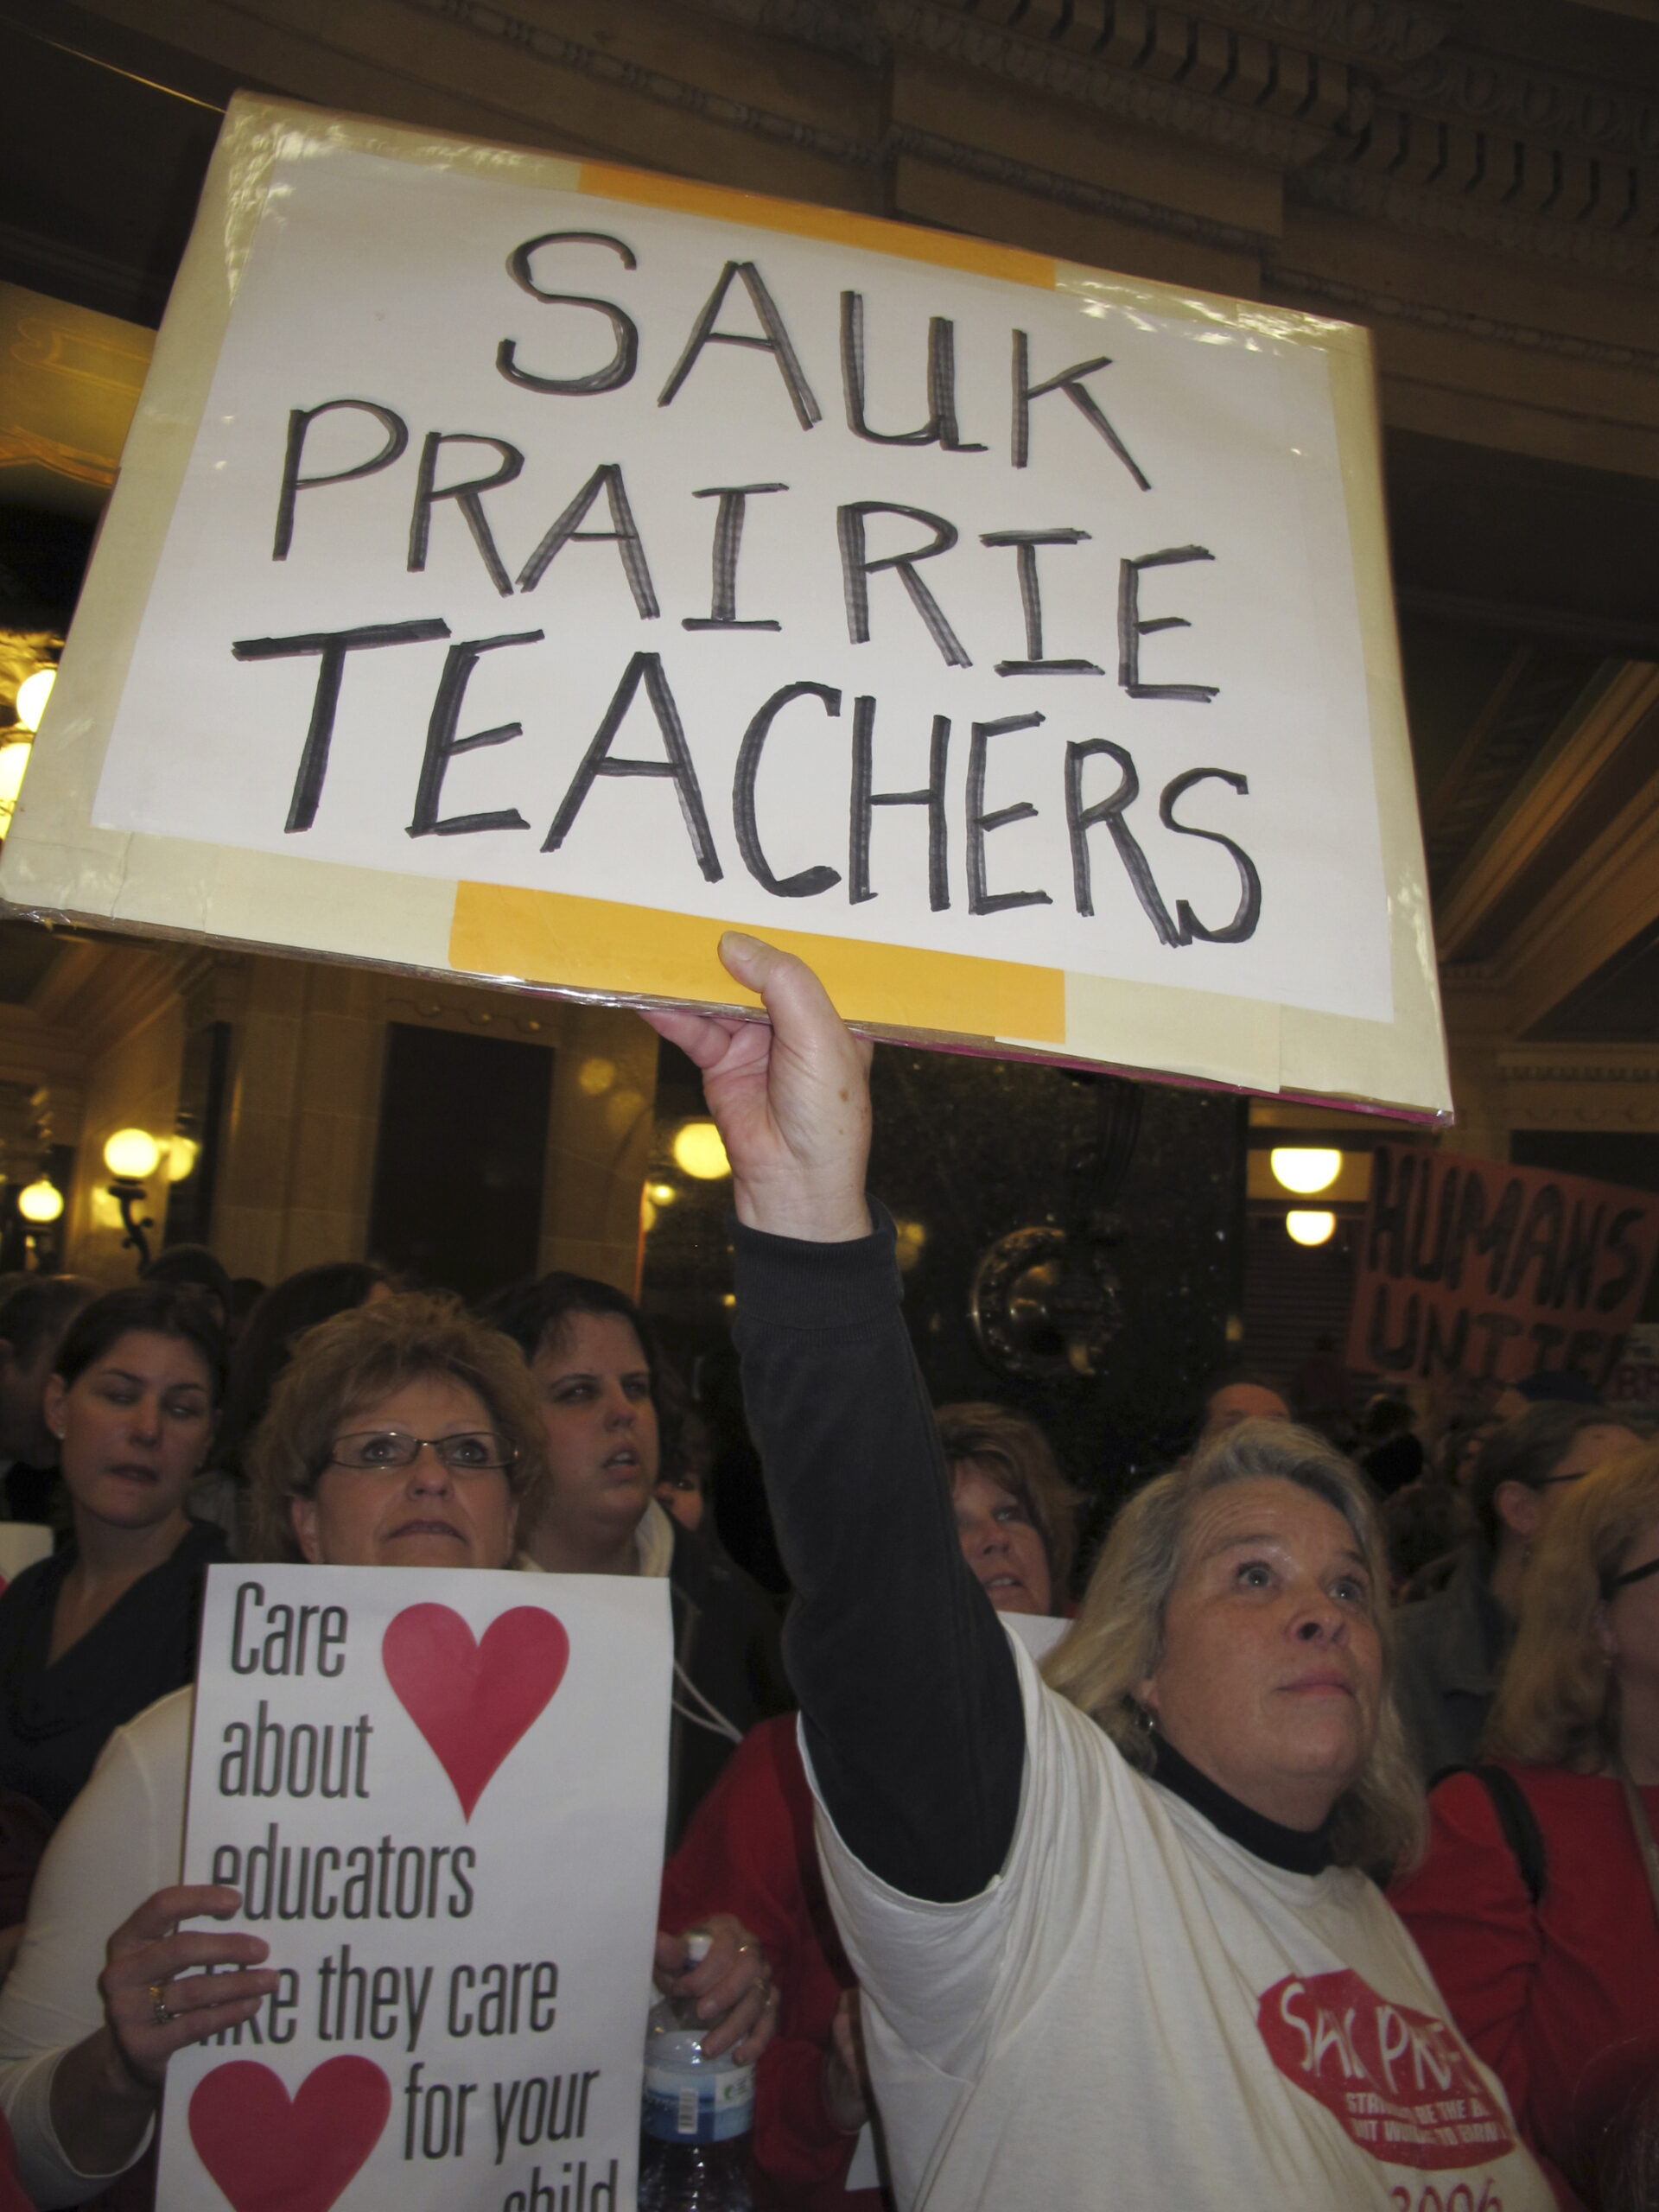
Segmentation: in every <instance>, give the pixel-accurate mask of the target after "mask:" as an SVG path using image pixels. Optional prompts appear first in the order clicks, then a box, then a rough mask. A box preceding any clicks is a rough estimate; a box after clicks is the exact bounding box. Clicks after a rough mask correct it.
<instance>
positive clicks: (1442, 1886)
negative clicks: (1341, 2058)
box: [1389, 1761, 1659, 2206]
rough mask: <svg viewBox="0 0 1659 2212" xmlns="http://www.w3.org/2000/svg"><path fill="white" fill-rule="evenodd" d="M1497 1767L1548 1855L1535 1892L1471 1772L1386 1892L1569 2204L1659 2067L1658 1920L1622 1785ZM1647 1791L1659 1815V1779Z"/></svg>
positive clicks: (1432, 1803)
mask: <svg viewBox="0 0 1659 2212" xmlns="http://www.w3.org/2000/svg"><path fill="white" fill-rule="evenodd" d="M1504 1764H1505V1765H1506V1766H1507V1767H1508V1768H1509V1770H1510V1773H1511V1774H1513V1776H1514V1777H1515V1779H1516V1782H1517V1783H1519V1784H1520V1786H1521V1788H1522V1789H1523V1790H1524V1791H1525V1793H1526V1796H1527V1802H1529V1805H1530V1806H1531V1807H1532V1809H1533V1812H1534V1815H1535V1817H1536V1819H1537V1821H1538V1826H1539V1828H1540V1830H1541V1833H1542V1835H1543V1839H1544V1848H1545V1851H1546V1853H1548V1872H1547V1875H1546V1878H1545V1883H1544V1891H1543V1895H1542V1897H1541V1900H1540V1902H1539V1904H1537V1905H1536V1906H1535V1905H1534V1904H1533V1902H1532V1899H1531V1897H1529V1894H1528V1892H1527V1888H1526V1885H1525V1883H1524V1882H1523V1881H1522V1877H1521V1872H1520V1869H1519V1868H1518V1866H1516V1860H1515V1854H1514V1853H1513V1852H1512V1851H1511V1850H1510V1847H1509V1845H1508V1843H1507V1842H1506V1841H1505V1840H1504V1837H1503V1831H1502V1829H1501V1828H1500V1827H1499V1826H1498V1822H1497V1814H1496V1813H1495V1812H1494V1810H1493V1808H1492V1803H1491V1798H1490V1797H1489V1796H1487V1794H1486V1790H1485V1789H1484V1786H1483V1784H1482V1783H1479V1782H1478V1781H1477V1779H1476V1778H1475V1777H1474V1776H1473V1775H1469V1774H1459V1775H1453V1776H1452V1777H1450V1778H1449V1779H1448V1780H1447V1781H1445V1782H1443V1783H1441V1784H1440V1788H1439V1789H1437V1790H1435V1792H1434V1794H1433V1796H1432V1797H1431V1798H1430V1800H1429V1808H1430V1814H1431V1816H1432V1821H1433V1830H1432V1835H1431V1840H1430V1843H1429V1850H1428V1856H1427V1859H1425V1860H1424V1862H1423V1864H1422V1865H1421V1866H1420V1867H1419V1868H1418V1870H1417V1871H1416V1872H1415V1873H1413V1874H1408V1875H1406V1876H1403V1877H1402V1878H1401V1879H1400V1880H1398V1881H1396V1882H1395V1884H1394V1885H1393V1886H1392V1888H1391V1889H1390V1890H1389V1900H1390V1902H1391V1903H1392V1904H1394V1905H1395V1908H1396V1909H1397V1910H1398V1911H1399V1913H1400V1915H1401V1916H1402V1918H1403V1920H1404V1921H1405V1923H1406V1925H1407V1926H1408V1928H1409V1929H1410V1930H1411V1932H1412V1934H1413V1935H1414V1936H1415V1937H1416V1939H1417V1942H1418V1943H1419V1944H1420V1945H1421V1948H1422V1952H1423V1955H1424V1957H1425V1958H1426V1959H1427V1961H1428V1964H1429V1968H1430V1970H1431V1972H1432V1973H1433V1976H1434V1979H1435V1980H1436V1981H1437V1982H1439V1984H1440V1989H1441V1992H1442V1993H1443V1994H1444V1996H1445V1998H1446V2003H1447V2005H1449V2006H1450V2008H1451V2011H1452V2016H1453V2017H1454V2018H1455V2019H1456V2021H1457V2024H1458V2025H1459V2027H1460V2028H1461V2029H1462V2031H1463V2032H1464V2034H1465V2036H1466V2037H1468V2039H1469V2041H1470V2043H1471V2044H1473V2046H1474V2048H1475V2050H1476V2051H1477V2052H1478V2054H1479V2056H1481V2057H1482V2058H1484V2060H1485V2061H1486V2063H1487V2064H1488V2065H1489V2066H1491V2068H1492V2069H1493V2070H1494V2072H1495V2073H1496V2074H1497V2075H1498V2078H1499V2079H1500V2080H1501V2081H1502V2082H1503V2086H1504V2088H1505V2089H1506V2090H1507V2091H1508V2093H1509V2098H1510V2105H1511V2106H1512V2107H1513V2108H1514V2112H1515V2117H1516V2122H1517V2124H1518V2126H1520V2129H1521V2132H1522V2135H1523V2136H1524V2137H1525V2139H1526V2140H1527V2142H1528V2143H1529V2145H1531V2147H1532V2149H1533V2150H1534V2151H1535V2152H1536V2154H1537V2155H1538V2157H1539V2158H1540V2159H1541V2161H1542V2163H1543V2164H1544V2167H1545V2169H1546V2171H1548V2174H1549V2177H1550V2179H1551V2180H1552V2182H1554V2183H1555V2186H1556V2192H1557V2194H1558V2196H1560V2199H1561V2202H1562V2203H1563V2204H1564V2205H1567V2206H1573V2205H1575V2204H1576V2203H1577V2202H1578V2199H1577V2198H1576V2197H1575V2196H1573V2193H1572V2189H1571V2188H1570V2187H1569V2186H1568V2183H1574V2184H1576V2185H1577V2186H1579V2187H1580V2188H1582V2187H1583V2186H1585V2184H1586V2182H1587V2181H1588V2179H1589V2177H1590V2176H1591V2175H1592V2173H1593V2171H1594V2163H1595V2157H1596V2151H1597V2147H1598V2140H1599V2135H1600V2133H1601V2131H1602V2129H1603V2128H1604V2126H1605V2125H1606V2124H1607V2122H1608V2121H1609V2120H1611V2119H1613V2118H1614V2117H1615V2116H1616V2115H1617V2113H1618V2110H1619V2108H1620V2107H1621V2106H1622V2105H1623V2104H1624V2101H1626V2099H1628V2098H1629V2097H1630V2095H1631V2094H1632V2093H1633V2092H1634V2091H1636V2090H1637V2089H1645V2088H1649V2087H1650V2086H1651V2085H1652V2083H1653V2082H1654V2081H1655V2080H1656V2078H1659V1919H1656V1916H1655V1910H1654V1901H1653V1897H1652V1894H1651V1892H1650V1891H1649V1888H1648V1883H1647V1877H1646V1875H1645V1874H1644V1872H1643V1866H1642V1859H1641V1853H1640V1852H1639V1850H1638V1849H1637V1841H1636V1837H1635V1835H1634V1834H1633V1832H1632V1830H1631V1827H1630V1815H1629V1812H1628V1811H1627V1810H1626V1808H1625V1804H1624V1793H1623V1791H1622V1790H1621V1789H1620V1788H1619V1785H1618V1783H1617V1782H1615V1781H1612V1780H1611V1779H1609V1778H1607V1777H1602V1776H1598V1775H1583V1774H1569V1773H1567V1772H1566V1771H1565V1770H1563V1769H1561V1768H1560V1767H1530V1766H1517V1765H1514V1764H1511V1763H1510V1762H1508V1761H1505V1762H1504ZM1642 1796H1643V1802H1644V1803H1645V1804H1646V1806H1647V1809H1648V1816H1649V1820H1652V1821H1655V1822H1656V1823H1659V1788H1654V1789H1644V1790H1643V1792H1642ZM1563 2177H1566V2178H1565V2179H1564V2178H1563Z"/></svg>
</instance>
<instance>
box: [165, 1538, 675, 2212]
mask: <svg viewBox="0 0 1659 2212" xmlns="http://www.w3.org/2000/svg"><path fill="white" fill-rule="evenodd" d="M670 1678H671V1629H670V1622H669V1605H668V1586H667V1585H666V1584H665V1583H663V1582H640V1581H629V1580H625V1579H617V1578H611V1577H605V1576H592V1575H585V1576H560V1575H539V1574H537V1575H530V1574H525V1575H518V1574H508V1573H477V1572H471V1571H454V1570H446V1571H437V1570H421V1569H398V1570H378V1569H367V1568H361V1567H282V1566H276V1567H266V1566H260V1567H213V1568H212V1569H211V1570H210V1572H209V1574H208V1583H207V1604H206V1607H205V1610H204V1613H203V1620H202V1645H201V1669H200V1679H199V1684H198V1688H197V1692H196V1709H195V1731H194V1739H193V1748H192V1754H191V1770H190V1799H189V1810H188V1821H187V1826H186V1833H185V1862H184V1879H185V1880H186V1881H187V1882H228V1883H230V1884H231V1885H233V1886H234V1887H237V1888H238V1889H240V1890H241V1891H242V1893H243V1909H242V1912H241V1914H240V1915H239V1916H238V1918H237V1919H236V1920H234V1921H233V1922H232V1923H228V1924H229V1925H230V1926H232V1927H234V1928H236V1929H239V1930H245V1931H247V1932H249V1933H251V1934H254V1935H257V1936H263V1937H264V1938H265V1939H266V1941H267V1942H269V1943H270V1959H269V1961H268V1964H269V1965H270V1966H271V1967H274V1968H276V1969H277V1971H278V1972H279V1973H280V1974H281V1977H282V1980H281V1984H280V1986H279V1987H278V1989H277V1992H276V1993H275V1995H274V1996H273V1997H272V1998H271V1999H270V2000H269V2001H268V2002H267V2003H266V2004H265V2005H263V2006H262V2007H261V2009H260V2012H259V2013H258V2014H257V2016H256V2018H255V2019H254V2021H253V2022H252V2024H251V2026H248V2027H245V2028H243V2029H241V2030H239V2031H235V2032H233V2033H230V2034H227V2035H226V2036H224V2037H220V2038H219V2039H217V2040H216V2041H214V2042H213V2043H208V2044H197V2045H194V2046H193V2047H192V2048H190V2049H189V2050H183V2051H181V2052H179V2053H178V2054H177V2055H176V2056H175V2057H174V2059H173V2061H172V2063H171V2064H170V2066H169V2067H168V2078H167V2092H166V2100H165V2106H164V2112H163V2120H162V2152H161V2170H160V2179H159V2183H158V2190H157V2197H156V2202H158V2203H160V2204H164V2205H166V2206H167V2207H168V2212H225V2208H226V2205H227V2204H228V2205H229V2206H230V2207H231V2208H232V2212H255V2208H261V2212H269V2208H273V2207H277V2206H285V2205H290V2204H291V2205H293V2206H296V2207H300V2206H302V2207H303V2208H304V2212H328V2208H329V2207H331V2206H334V2205H335V2204H338V2205H340V2207H341V2208H342V2212H352V2208H353V2207H354V2206H364V2207H366V2206H390V2205H396V2206H397V2207H398V2208H399V2212H423V2208H427V2209H428V2212H460V2208H463V2207H465V2208H467V2209H468V2212H472V2208H477V2212H486V2208H488V2212H497V2208H500V2212H526V2208H527V2207H528V2206H529V2204H530V2203H531V2202H532V2201H533V2202H538V2203H543V2204H544V2203H547V2202H552V2203H554V2204H556V2205H559V2206H560V2207H561V2208H563V2206H564V2205H565V2203H566V2199H567V2196H568V2200H569V2212H631V2208H632V2204H633V2202H634V2180H635V2171H636V2166H637V2160H638V2149H639V2093H640V2071H641V2069H640V2054H641V2050H642V2049H643V2044H644V2037H645V2014H646V2012H647V2010H648V2007H649V2004H650V2001H651V1999H650V1977H651V1965H652V1944H653V1939H654V1935H655V1930H656V1925H657V1904H658V1891H659V1888H660V1884H661V1876H662V1863H663V1836H664V1820H665V1817H666V1777H667V1757H668V1715H669V1683H670ZM537 2190H549V2191H550V2192H551V2195H550V2196H537V2194H536V2192H537Z"/></svg>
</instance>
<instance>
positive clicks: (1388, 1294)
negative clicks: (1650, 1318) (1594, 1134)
mask: <svg viewBox="0 0 1659 2212" xmlns="http://www.w3.org/2000/svg"><path fill="white" fill-rule="evenodd" d="M1656 1252H1659V1197H1656V1196H1655V1195H1654V1193H1653V1192H1649V1191H1631V1190H1625V1189H1623V1188H1621V1187H1620V1186H1619V1185H1617V1184H1613V1183H1596V1182H1592V1181H1591V1180H1590V1179H1588V1178H1587V1177H1585V1176H1582V1175H1556V1174H1553V1173H1550V1172H1549V1171H1548V1169H1546V1168H1540V1167H1509V1166H1504V1164H1503V1161H1502V1160H1473V1159H1467V1158H1465V1157H1464V1156H1462V1155H1461V1154H1457V1153H1451V1152H1426V1151H1416V1150H1410V1149H1407V1148H1406V1147H1396V1146H1393V1145H1378V1146H1377V1147H1376V1152H1375V1154H1373V1157H1372V1166H1371V1194H1370V1203H1369V1205H1368V1206H1367V1209H1366V1216H1365V1226H1364V1231H1363V1241H1362V1243H1361V1246H1360V1251H1359V1264H1358V1267H1357V1270H1356V1275H1355V1283H1354V1305H1353V1314H1352V1319H1351V1324H1350V1327H1349V1335H1348V1364H1349V1365H1350V1366H1351V1367H1352V1368H1356V1369H1357V1370H1361V1371H1363V1372H1364V1373H1367V1374H1377V1373H1380V1374H1383V1375H1384V1376H1397V1377H1398V1378H1399V1379H1400V1380H1401V1381H1402V1382H1406V1381H1420V1382H1421V1381H1424V1380H1427V1379H1430V1378H1432V1377H1433V1376H1437V1375H1446V1374H1451V1375H1464V1376H1469V1377H1471V1379H1473V1380H1475V1381H1478V1382H1498V1383H1518V1382H1520V1381H1522V1379H1523V1378H1524V1377H1526V1376H1529V1375H1536V1374H1541V1373H1543V1372H1544V1371H1545V1370H1549V1369H1555V1368H1565V1369H1567V1370H1572V1371H1573V1372H1576V1373H1578V1374H1580V1375H1582V1376H1584V1377H1585V1379H1586V1382H1589V1383H1592V1384H1593V1385H1594V1386H1595V1387H1596V1388H1597V1389H1602V1388H1604V1386H1605V1384H1606V1383H1607V1381H1608V1379H1609V1377H1610V1376H1611V1373H1612V1371H1613V1370H1614V1368H1615V1366H1616V1364H1617V1363H1618V1359H1619V1356H1620V1351H1621V1349H1622V1347H1623V1346H1624V1341H1625V1338H1626V1334H1627V1332H1629V1331H1630V1328H1631V1325H1632V1323H1634V1322H1635V1320H1636V1318H1637V1314H1638V1313H1640V1312H1641V1310H1642V1301H1643V1294H1644V1293H1645V1291H1646V1288H1647V1285H1648V1281H1649V1277H1650V1276H1651V1274H1652V1273H1653V1266H1654V1258H1655V1255H1656Z"/></svg>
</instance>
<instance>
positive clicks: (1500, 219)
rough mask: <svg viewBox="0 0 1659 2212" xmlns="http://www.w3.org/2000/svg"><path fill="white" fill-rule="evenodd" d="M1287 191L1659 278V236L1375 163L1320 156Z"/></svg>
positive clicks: (1476, 240) (1468, 238)
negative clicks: (1536, 212)
mask: <svg viewBox="0 0 1659 2212" xmlns="http://www.w3.org/2000/svg"><path fill="white" fill-rule="evenodd" d="M1285 190H1286V193H1287V195H1289V196H1290V197H1293V198H1294V199H1298V200H1305V201H1309V202H1311V203H1312V204H1313V205H1314V206H1315V207H1330V208H1334V209H1335V210H1336V211H1337V212H1338V213H1340V214H1344V215H1363V216H1366V217H1369V218H1370V219H1371V220H1372V221H1374V222H1385V223H1395V224H1398V225H1400V226H1402V228H1404V229H1407V230H1414V231H1430V232H1434V233H1435V234H1436V235H1438V236H1439V237H1441V238H1460V239H1462V240H1464V241H1465V243H1466V244H1468V245H1482V246H1494V245H1495V246H1501V247H1503V248H1505V249H1507V250H1508V251H1510V252H1519V253H1530V254H1535V255H1537V256H1538V257H1539V258H1540V259H1541V260H1546V261H1556V262H1562V261H1565V262H1573V263H1576V264H1578V266H1579V267H1580V268H1583V269H1593V270H1596V271H1597V272H1598V273H1599V275H1602V276H1609V277H1645V278H1649V279H1651V278H1654V277H1659V239H1654V238H1627V237H1624V236H1623V235H1622V234H1621V233H1619V232H1611V231H1601V230H1597V229H1595V228H1594V227H1593V226H1589V225H1585V224H1578V223H1573V222H1567V221H1563V220H1559V219H1558V220H1554V221H1552V220H1551V219H1549V218H1548V216H1531V215H1522V214H1516V213H1511V212H1510V210H1509V209H1508V208H1506V207H1501V206H1500V207H1494V206H1492V205H1491V203H1490V202H1489V201H1486V200H1471V199H1468V198H1465V197H1462V196H1456V195H1453V194H1451V193H1449V192H1445V191H1438V190H1436V189H1435V188H1433V186H1429V185H1416V184H1402V182H1400V181H1399V180H1398V179H1397V178H1394V177H1390V176H1387V175H1378V174H1377V173H1376V171H1375V170H1372V169H1359V168H1343V167H1339V166H1338V164H1337V163H1335V162H1315V163H1314V164H1313V166H1312V167H1311V168H1304V169H1300V170H1299V171H1297V173H1296V174H1295V175H1294V176H1289V177H1287V178H1286V180H1285Z"/></svg>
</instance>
